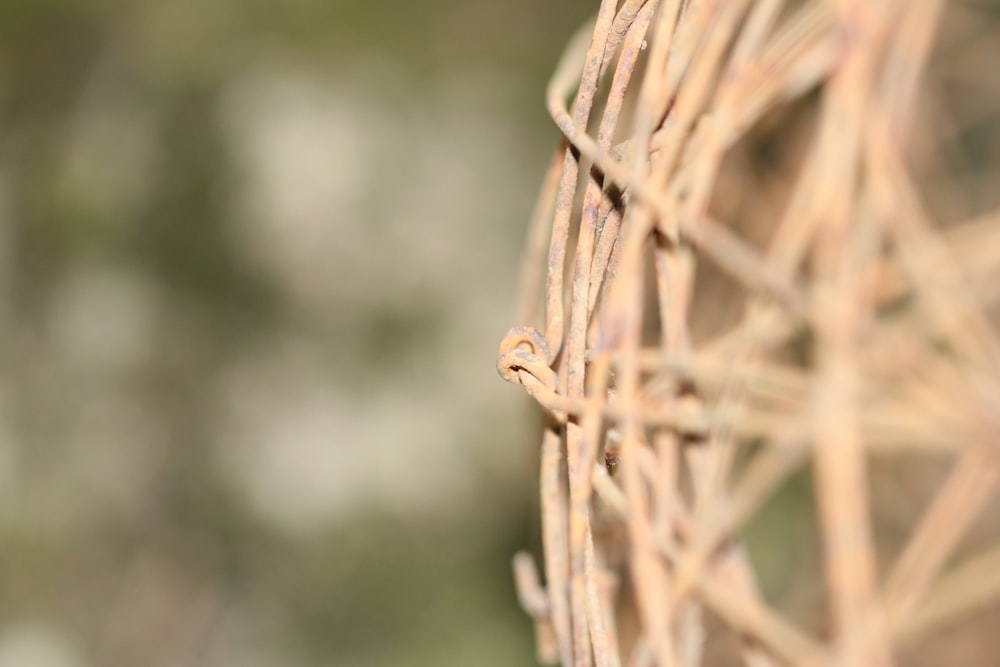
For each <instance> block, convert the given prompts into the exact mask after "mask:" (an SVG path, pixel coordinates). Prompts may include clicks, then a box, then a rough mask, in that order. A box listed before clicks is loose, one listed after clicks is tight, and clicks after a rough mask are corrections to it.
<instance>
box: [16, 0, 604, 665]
mask: <svg viewBox="0 0 1000 667" xmlns="http://www.w3.org/2000/svg"><path fill="white" fill-rule="evenodd" d="M588 11H590V8H589V7H586V6H583V5H580V4H579V3H574V2H569V1H568V0H566V1H563V2H557V3H533V2H527V1H526V0H522V1H517V2H510V3H491V2H464V3H445V2H442V1H440V0H437V1H434V2H425V3H399V4H398V5H393V6H391V7H387V6H380V5H377V4H372V3H363V2H333V3H329V2H319V1H317V0H293V1H291V2H283V3H275V2H266V3H265V2H260V1H259V0H253V1H250V2H235V1H232V0H222V1H220V2H208V3H202V2H194V1H192V0H177V1H173V2H152V1H138V2H110V1H109V2H94V1H84V0H8V1H6V2H3V3H0V217H2V224H0V350H2V351H0V360H2V365H0V368H2V369H3V370H2V373H0V540H2V542H3V545H4V548H3V550H2V555H0V599H2V600H3V604H2V605H0V666H2V667H8V666H12V665H19V666H22V665H32V666H33V667H85V666H88V665H94V666H97V665H100V666H102V667H103V666H107V667H114V666H116V665H122V666H125V665H138V664H143V665H167V664H171V665H178V664H187V665H194V664H199V665H212V666H221V665H241V666H255V665H259V666H262V667H263V666H270V665H281V666H283V667H284V666H290V667H295V666H298V665H302V666H307V665H421V664H434V665H448V664H454V665H468V664H486V663H483V662H481V660H480V658H481V656H484V655H485V656H490V660H489V664H497V665H502V664H525V663H527V662H528V661H530V660H531V642H530V638H529V636H528V632H529V624H528V622H527V621H526V620H525V619H523V618H522V616H521V615H520V613H519V612H518V611H517V610H516V608H515V603H514V598H513V593H512V590H511V586H510V583H509V557H510V554H511V553H512V552H513V551H514V548H515V547H516V546H517V545H520V544H523V543H524V542H525V541H526V540H527V539H530V536H531V535H532V534H533V533H534V530H533V529H532V528H531V526H530V525H529V524H528V522H529V519H527V518H526V517H528V516H530V514H531V513H530V511H529V504H530V503H531V498H532V493H531V491H530V482H531V478H532V475H533V473H532V470H533V468H534V465H535V463H534V458H535V457H534V454H533V452H532V451H531V449H530V448H529V447H523V448H520V449H516V448H513V447H512V443H518V442H522V443H527V442H530V440H531V436H530V435H529V434H530V433H531V431H532V430H533V429H532V425H531V424H530V423H528V424H524V423H523V422H524V421H525V420H524V417H523V414H524V413H523V412H522V409H523V404H518V402H517V396H516V394H514V393H513V392H510V391H509V390H507V389H506V388H505V387H504V386H503V385H502V383H501V382H500V381H499V380H498V379H496V378H495V376H494V374H493V372H492V370H491V367H492V365H493V358H494V352H495V344H496V341H497V339H498V336H499V335H500V334H501V333H502V331H503V328H504V326H505V323H506V321H507V319H508V318H509V316H510V313H511V306H512V296H511V292H510V289H509V287H508V285H509V279H510V278H511V276H512V274H513V271H514V270H515V267H516V262H517V257H518V255H519V252H520V244H521V238H522V235H523V229H524V221H525V220H526V219H527V216H528V213H529V210H530V205H531V201H532V198H533V196H534V189H535V186H534V183H535V182H536V181H537V180H538V177H539V176H540V174H541V172H542V170H543V168H544V164H545V159H546V157H545V156H546V155H547V153H548V151H549V150H550V146H551V143H552V140H553V137H554V132H552V131H551V130H550V129H549V128H548V126H547V121H546V119H545V118H544V115H543V111H542V109H541V107H540V105H539V104H538V101H539V100H540V98H541V91H542V87H543V83H544V80H545V78H546V77H547V75H548V72H549V70H550V68H551V65H552V63H553V62H554V60H555V58H556V56H557V51H558V48H559V45H560V44H561V43H562V42H563V41H564V40H565V38H566V36H567V35H568V33H569V32H570V31H571V30H572V29H573V26H575V25H576V24H577V23H578V21H579V20H581V19H582V18H583V15H584V14H585V13H586V12H588Z"/></svg>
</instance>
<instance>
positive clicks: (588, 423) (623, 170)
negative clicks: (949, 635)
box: [498, 0, 1000, 667]
mask: <svg viewBox="0 0 1000 667" xmlns="http://www.w3.org/2000/svg"><path fill="white" fill-rule="evenodd" d="M943 4H944V3H943V1H942V0H880V1H877V2H871V1H870V0H815V1H809V2H787V3H786V2H782V0H756V1H754V0H624V2H620V3H619V2H616V1H615V0H604V1H603V2H602V3H601V6H600V9H599V12H598V14H597V17H596V20H595V21H594V22H593V23H592V24H590V25H588V26H586V27H585V28H584V29H583V30H582V31H581V32H580V33H579V36H578V37H577V38H575V39H574V40H573V41H572V42H571V43H570V45H569V46H568V47H567V50H566V52H565V55H564V57H563V59H562V61H561V63H560V65H559V66H558V68H557V71H556V73H555V75H554V76H553V78H552V80H551V83H550V85H549V88H548V94H547V101H548V108H549V111H550V113H551V115H552V117H553V119H554V120H555V122H556V123H557V125H558V127H559V129H560V130H561V131H562V134H563V136H564V140H563V144H562V145H561V146H560V148H559V149H558V151H557V153H556V155H555V157H554V159H553V162H552V165H551V168H550V170H549V173H548V176H547V178H546V181H545V184H544V187H543V190H542V195H541V197H540V200H539V204H538V207H537V210H536V214H535V218H534V221H533V223H532V227H531V231H530V237H529V242H528V248H527V251H526V260H525V265H524V268H523V275H522V294H521V298H522V309H521V315H520V318H521V322H522V323H523V324H525V326H519V327H515V328H514V329H512V330H511V331H510V332H509V333H508V335H507V336H506V337H505V338H504V340H503V342H502V344H501V347H500V358H499V360H498V369H499V371H500V373H501V375H502V376H503V377H504V378H505V379H507V380H509V381H511V382H514V383H518V384H520V385H522V386H523V387H524V389H526V390H527V392H528V393H529V394H530V395H531V396H532V397H533V398H534V399H535V400H536V401H537V402H538V403H540V404H541V405H542V406H543V408H544V409H545V413H546V417H547V420H546V427H545V429H544V435H543V441H542V446H541V475H540V477H541V479H540V488H541V512H542V533H543V535H542V537H543V547H544V574H545V585H544V588H543V587H542V585H541V584H540V583H539V577H538V574H537V572H536V569H535V565H534V561H533V560H532V558H531V556H529V555H527V554H519V555H518V556H517V557H516V558H515V562H514V566H515V576H516V581H517V584H518V591H519V595H520V598H521V601H522V604H523V606H524V607H525V609H526V610H527V611H528V612H529V613H530V614H531V615H532V616H533V617H534V619H535V620H536V629H537V636H538V656H539V659H540V660H541V661H542V662H545V663H554V662H561V663H562V664H563V665H591V664H594V663H596V664H597V665H601V666H605V665H620V664H623V663H624V664H629V665H659V666H660V667H666V666H674V665H678V666H683V667H692V666H695V665H700V664H704V661H705V651H706V646H708V645H710V642H711V640H712V635H713V634H718V633H721V632H731V634H732V636H735V637H738V638H739V642H740V643H739V646H740V649H739V653H740V654H741V657H742V660H743V662H745V664H748V665H752V666H754V667H763V666H766V665H794V666H800V665H810V666H813V665H815V666H817V667H818V666H820V665H837V666H843V667H858V666H861V665H867V666H872V667H882V666H887V665H892V664H896V663H897V660H898V658H897V656H898V654H899V651H900V650H901V648H903V647H905V646H906V645H907V644H908V643H910V642H912V641H913V640H914V639H916V638H918V637H923V636H927V635H929V634H930V633H932V632H933V631H934V630H935V629H936V628H939V627H941V626H942V625H944V624H946V623H950V622H952V621H954V620H955V619H957V618H959V617H961V615H963V614H967V613H968V612H970V611H973V610H975V609H979V608H981V607H982V605H984V604H985V603H988V602H990V601H991V600H992V599H993V598H994V597H996V596H1000V548H997V549H996V550H993V551H986V552H985V553H981V554H980V555H977V556H971V557H964V556H963V558H962V559H961V562H955V561H956V559H955V558H953V555H954V554H955V552H956V550H957V548H958V547H959V546H960V541H961V540H962V539H963V536H964V535H965V534H966V533H967V531H968V530H969V528H970V526H971V525H972V524H973V522H974V521H975V520H976V518H977V517H978V516H980V515H981V513H982V512H983V511H984V510H985V509H986V508H987V505H988V503H989V501H990V498H991V495H992V493H993V491H994V490H995V487H996V484H997V477H998V463H1000V461H998V456H1000V452H998V450H997V437H998V436H997V434H998V433H1000V373H998V369H1000V341H998V336H997V332H996V330H995V327H994V325H993V323H991V322H990V321H989V320H988V319H987V316H986V312H985V306H986V305H987V302H988V301H990V300H992V299H995V298H996V297H997V294H996V290H995V289H993V287H992V283H991V282H990V281H989V280H988V276H989V275H991V272H992V273H993V274H994V275H995V271H994V269H996V268H997V267H1000V217H997V216H994V217H993V218H992V219H991V218H990V217H989V216H987V217H983V218H980V219H978V220H972V221H968V222H966V223H962V224H956V225H950V226H948V227H947V228H943V227H942V226H941V225H939V224H938V223H937V222H936V221H934V220H932V219H931V216H930V213H929V212H928V207H927V204H926V202H925V201H924V200H923V193H922V192H921V190H920V188H918V187H917V185H916V182H917V181H916V179H915V178H914V176H913V175H912V173H913V168H912V159H911V158H912V156H911V155H909V154H908V151H907V149H908V148H909V147H910V146H911V143H912V142H911V140H910V137H911V130H912V126H913V124H914V118H913V109H914V107H915V100H916V99H917V96H918V90H919V89H920V86H919V84H920V81H921V79H922V77H923V72H924V68H925V64H926V62H927V60H928V58H929V54H930V52H931V47H932V45H933V43H934V38H935V34H936V29H937V27H938V25H939V23H940V20H941V15H942V12H943V9H944V7H943ZM574 90H575V97H574V98H573V99H572V103H571V104H567V100H568V99H569V97H570V95H571V93H572V92H573V91H574ZM595 106H596V109H595ZM762 127H766V130H767V132H769V133H770V135H771V136H772V138H773V141H772V144H773V146H771V149H772V150H773V151H777V153H778V157H776V158H774V161H775V162H776V163H778V167H775V168H774V169H773V170H772V173H771V174H770V175H769V176H767V177H764V176H760V175H759V174H758V175H757V178H756V180H755V181H753V183H754V185H753V186H752V187H747V186H744V187H743V190H742V191H741V190H740V187H739V186H738V185H737V186H733V185H732V184H731V183H732V182H736V181H738V179H735V180H734V179H728V180H727V178H726V176H725V174H726V173H728V172H727V170H729V171H731V172H733V173H737V174H738V173H739V172H740V170H744V171H746V170H748V169H750V170H752V169H755V168H756V164H757V163H754V162H753V161H749V160H743V161H742V162H741V161H740V155H741V152H740V146H742V145H743V144H745V143H746V142H747V141H749V139H748V137H752V136H754V133H755V132H756V133H759V132H761V128H762ZM775 146H776V147H777V148H775ZM748 178H749V177H748ZM743 182H744V183H745V182H746V178H744V181H743ZM748 190H751V192H748ZM696 265H697V278H698V280H697V281H696V279H695V278H696ZM543 267H544V269H545V270H546V271H547V272H546V273H545V279H544V284H545V291H544V293H545V299H544V303H541V302H540V301H539V299H538V298H537V294H538V292H539V289H538V286H539V285H541V284H542V282H543V278H542V272H543ZM543 306H544V308H543ZM543 309H544V326H540V327H538V328H535V327H531V326H527V325H528V324H529V323H532V322H535V320H536V317H538V316H540V314H541V312H540V311H542V310H543ZM886 451H893V452H899V453H901V454H903V455H905V456H908V457H921V456H931V457H936V458H934V459H933V460H934V461H935V462H937V463H939V464H940V465H942V466H944V467H945V468H947V471H948V472H947V474H946V475H945V476H944V477H945V481H944V483H943V484H940V485H939V486H938V487H936V488H933V489H929V490H928V493H927V496H926V497H925V498H915V499H913V500H912V503H913V506H914V507H917V508H921V509H922V510H923V512H922V516H921V517H920V518H919V520H917V521H916V522H915V523H914V525H912V526H909V527H908V528H907V534H906V537H905V539H904V541H903V544H902V545H901V547H900V548H899V549H898V552H897V553H895V554H893V556H894V558H892V559H891V560H890V561H889V562H888V563H886V564H882V563H879V562H877V560H878V558H877V550H876V535H875V530H874V521H873V518H872V507H871V500H870V495H871V493H872V480H871V479H870V478H871V461H872V457H873V456H876V455H878V454H880V453H884V452H886ZM803 466H811V469H812V478H813V480H814V484H813V488H814V489H815V496H816V506H817V516H816V525H817V532H818V533H819V535H820V541H821V545H822V557H823V564H822V567H823V572H824V573H825V586H824V590H825V604H826V609H827V613H826V622H825V624H824V628H823V629H822V631H816V630H813V631H811V632H807V630H806V629H804V628H803V627H802V626H801V623H796V622H793V621H792V620H790V619H789V618H787V617H785V616H783V615H782V614H781V613H779V612H778V611H776V610H775V609H773V608H772V607H771V606H769V605H768V604H767V603H766V602H765V601H764V600H763V598H762V596H761V594H760V593H759V590H758V585H757V577H756V574H755V572H754V569H753V567H752V565H751V563H750V561H749V559H748V557H747V556H746V554H745V551H744V550H743V549H741V546H740V539H739V538H740V534H741V530H742V529H743V528H744V527H745V526H746V525H747V523H748V522H749V521H751V520H752V518H753V517H754V515H755V513H756V512H758V511H759V509H760V507H761V506H762V504H763V503H764V502H765V501H766V500H767V499H768V498H769V497H770V496H771V494H772V493H773V492H774V491H775V489H777V488H778V487H779V486H780V485H781V484H782V483H783V482H784V481H785V480H787V479H788V477H789V475H791V474H793V472H794V471H796V470H797V469H799V468H801V467H803ZM720 621H721V622H720Z"/></svg>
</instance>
